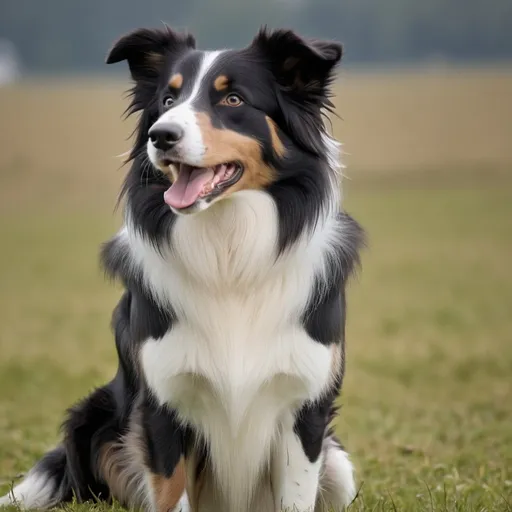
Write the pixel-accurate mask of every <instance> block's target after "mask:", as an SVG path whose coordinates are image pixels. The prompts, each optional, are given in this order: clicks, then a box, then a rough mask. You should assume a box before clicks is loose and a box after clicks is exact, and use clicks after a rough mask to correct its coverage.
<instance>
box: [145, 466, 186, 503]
mask: <svg viewBox="0 0 512 512" xmlns="http://www.w3.org/2000/svg"><path fill="white" fill-rule="evenodd" d="M185 483H186V475H185V461H184V459H183V458H182V459H181V460H180V461H179V463H178V465H177V466H176V468H175V470H174V472H173V474H172V475H171V476H170V477H169V478H166V477H164V476H162V475H155V474H153V475H151V485H152V487H153V495H154V497H155V502H156V512H169V511H171V510H172V509H173V508H174V507H175V506H176V505H177V503H178V501H179V500H180V498H181V496H182V494H183V492H184V490H185Z"/></svg>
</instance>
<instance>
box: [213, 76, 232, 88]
mask: <svg viewBox="0 0 512 512" xmlns="http://www.w3.org/2000/svg"><path fill="white" fill-rule="evenodd" d="M228 85H229V78H228V77H227V76H226V75H219V76H218V77H217V78H216V79H215V82H213V87H215V89H216V90H217V91H224V90H226V89H227V88H228Z"/></svg>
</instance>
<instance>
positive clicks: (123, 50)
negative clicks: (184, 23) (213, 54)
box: [106, 25, 196, 81]
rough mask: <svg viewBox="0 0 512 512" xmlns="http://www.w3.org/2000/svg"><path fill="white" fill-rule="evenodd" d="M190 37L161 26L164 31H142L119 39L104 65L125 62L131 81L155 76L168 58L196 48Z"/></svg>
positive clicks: (192, 38)
mask: <svg viewBox="0 0 512 512" xmlns="http://www.w3.org/2000/svg"><path fill="white" fill-rule="evenodd" d="M195 45H196V42H195V39H194V37H193V36H192V35H190V34H182V33H177V32H174V31H173V30H171V28H170V27H168V26H167V25H164V28H163V29H147V28H141V29H138V30H135V31H133V32H130V33H129V34H126V35H125V36H123V37H121V38H120V39H119V40H118V41H117V42H116V43H114V46H113V47H112V49H111V50H110V51H109V53H108V55H107V59H106V63H107V64H114V63H116V62H121V61H123V60H127V61H128V66H129V67H130V73H131V75H132V77H133V79H134V80H136V81H137V80H140V79H143V78H148V77H151V76H154V75H155V74H158V71H159V70H160V69H161V66H162V65H163V63H164V61H165V59H166V57H167V55H169V54H173V53H175V54H177V53H179V52H180V51H183V50H184V49H186V48H195Z"/></svg>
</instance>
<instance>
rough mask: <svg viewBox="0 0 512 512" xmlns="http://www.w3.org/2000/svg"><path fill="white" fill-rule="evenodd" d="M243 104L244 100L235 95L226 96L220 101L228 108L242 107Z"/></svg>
mask: <svg viewBox="0 0 512 512" xmlns="http://www.w3.org/2000/svg"><path fill="white" fill-rule="evenodd" d="M243 102H244V100H243V99H242V98H241V97H240V96H238V94H235V93H231V94H228V95H227V96H226V97H225V98H224V99H223V100H222V104H223V105H227V106H228V107H239V106H240V105H242V103H243Z"/></svg>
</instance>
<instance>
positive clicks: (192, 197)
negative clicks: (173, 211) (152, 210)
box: [164, 168, 215, 209]
mask: <svg viewBox="0 0 512 512" xmlns="http://www.w3.org/2000/svg"><path fill="white" fill-rule="evenodd" d="M214 176H215V173H214V172H213V169H211V168H210V169H194V170H192V171H190V169H183V168H182V169H181V170H180V171H179V173H178V179H177V180H176V181H175V182H174V183H173V184H172V185H171V187H170V188H169V189H168V190H166V191H165V194H164V201H165V202H166V203H167V204H168V205H169V206H172V207H173V208H178V209H179V208H187V206H190V205H191V204H194V203H195V202H196V201H197V198H198V197H199V194H201V192H202V190H203V188H204V186H205V185H206V184H207V183H208V182H209V181H211V180H212V179H213V177H214Z"/></svg>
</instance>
